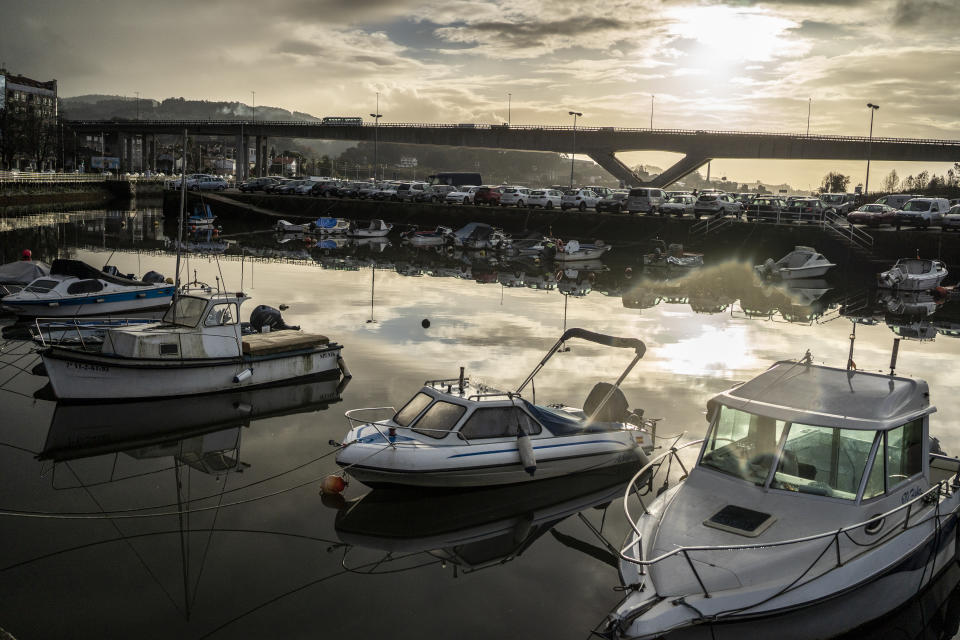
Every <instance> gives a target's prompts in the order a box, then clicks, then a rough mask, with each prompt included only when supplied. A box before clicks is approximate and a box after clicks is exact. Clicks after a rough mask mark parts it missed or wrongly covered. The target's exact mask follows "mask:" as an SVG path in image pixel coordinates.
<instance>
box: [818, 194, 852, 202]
mask: <svg viewBox="0 0 960 640" xmlns="http://www.w3.org/2000/svg"><path fill="white" fill-rule="evenodd" d="M820 200H822V201H823V202H826V203H827V204H842V203H844V202H846V200H847V199H846V198H845V197H844V196H831V195H822V196H820Z"/></svg>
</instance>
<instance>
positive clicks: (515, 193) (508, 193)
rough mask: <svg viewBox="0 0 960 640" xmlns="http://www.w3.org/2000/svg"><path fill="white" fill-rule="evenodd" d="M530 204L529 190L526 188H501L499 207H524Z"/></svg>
mask: <svg viewBox="0 0 960 640" xmlns="http://www.w3.org/2000/svg"><path fill="white" fill-rule="evenodd" d="M529 203H530V189H528V188H527V187H501V188H500V206H501V207H509V206H515V207H525V206H527V205H528V204H529Z"/></svg>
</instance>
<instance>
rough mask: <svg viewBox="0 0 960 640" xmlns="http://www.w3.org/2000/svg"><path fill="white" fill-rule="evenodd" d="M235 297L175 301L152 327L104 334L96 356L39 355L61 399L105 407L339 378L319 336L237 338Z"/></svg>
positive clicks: (330, 346) (334, 356) (334, 351)
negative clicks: (313, 378)
mask: <svg viewBox="0 0 960 640" xmlns="http://www.w3.org/2000/svg"><path fill="white" fill-rule="evenodd" d="M246 299H247V296H246V295H245V294H243V293H236V294H234V293H225V292H214V291H210V290H209V289H207V290H206V291H203V292H194V293H188V294H182V295H179V296H178V297H177V299H176V301H175V302H174V303H173V304H172V305H171V306H170V308H169V309H168V310H167V312H166V313H165V314H164V316H163V320H162V321H160V322H155V323H150V324H141V325H134V326H125V327H118V328H116V329H109V330H107V331H106V333H105V334H104V337H103V344H102V345H101V346H100V348H99V350H96V351H94V350H88V349H85V348H83V346H58V345H54V346H50V347H47V348H46V349H43V350H42V351H41V352H40V356H41V357H42V359H43V364H44V367H45V369H46V375H47V376H48V377H49V378H50V385H51V387H52V388H53V392H54V394H55V395H56V397H57V398H59V399H62V400H92V399H97V400H112V399H134V398H156V397H168V396H185V395H195V394H202V393H213V392H218V391H233V390H237V389H242V388H245V387H254V386H262V385H268V384H273V383H277V382H283V381H290V380H295V379H298V378H305V377H309V376H316V375H320V374H323V373H327V372H330V371H334V370H336V369H338V368H340V369H341V371H343V369H344V368H343V364H342V358H340V350H341V349H342V347H341V346H340V345H339V344H337V343H335V342H331V341H330V340H329V339H327V338H326V337H325V336H321V335H316V334H308V333H303V332H301V331H299V330H297V331H294V330H283V331H276V332H271V333H262V334H256V335H243V334H242V328H241V324H240V321H239V318H240V305H241V304H242V303H243V302H244V301H245V300H246Z"/></svg>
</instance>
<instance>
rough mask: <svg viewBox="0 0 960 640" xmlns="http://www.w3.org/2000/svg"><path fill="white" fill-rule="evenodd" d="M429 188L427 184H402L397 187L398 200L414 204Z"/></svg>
mask: <svg viewBox="0 0 960 640" xmlns="http://www.w3.org/2000/svg"><path fill="white" fill-rule="evenodd" d="M428 186H430V185H428V184H427V183H426V182H401V183H400V184H398V185H397V200H409V201H410V202H413V201H414V200H415V199H416V197H417V195H418V194H421V193H423V191H424V189H426V188H427V187H428Z"/></svg>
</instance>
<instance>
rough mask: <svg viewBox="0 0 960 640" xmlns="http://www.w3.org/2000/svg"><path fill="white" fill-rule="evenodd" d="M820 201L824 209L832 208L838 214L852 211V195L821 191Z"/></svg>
mask: <svg viewBox="0 0 960 640" xmlns="http://www.w3.org/2000/svg"><path fill="white" fill-rule="evenodd" d="M820 202H822V203H823V206H824V207H825V208H826V209H833V212H834V213H836V214H837V215H839V216H845V215H847V214H848V213H850V212H851V211H853V196H852V195H849V194H846V193H821V194H820Z"/></svg>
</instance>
